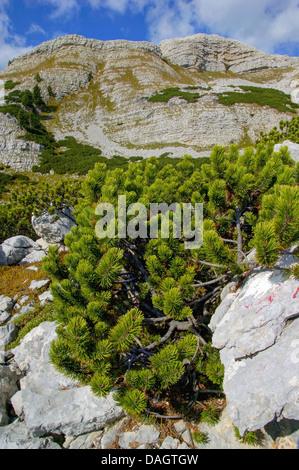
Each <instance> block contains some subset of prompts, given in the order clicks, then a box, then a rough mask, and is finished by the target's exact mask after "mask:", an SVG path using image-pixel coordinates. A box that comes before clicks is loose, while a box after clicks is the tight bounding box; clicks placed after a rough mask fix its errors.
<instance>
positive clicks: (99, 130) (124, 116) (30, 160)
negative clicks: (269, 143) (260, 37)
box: [0, 34, 299, 169]
mask: <svg viewBox="0 0 299 470" xmlns="http://www.w3.org/2000/svg"><path fill="white" fill-rule="evenodd" d="M37 76H38V77H39V80H38V82H39V83H38V85H39V87H40V89H41V92H42V96H43V98H44V100H45V101H46V102H47V103H48V104H49V105H51V106H52V109H53V112H52V113H51V119H50V118H49V117H48V118H47V120H45V121H44V125H45V126H46V128H47V129H48V131H50V132H53V134H54V135H55V138H56V139H62V138H63V137H65V136H73V137H75V138H76V139H77V141H79V142H82V143H88V144H89V145H92V146H94V147H96V148H98V149H101V151H102V155H104V156H106V157H112V156H113V155H120V156H125V157H132V156H142V157H149V156H152V155H155V156H159V155H161V154H165V153H168V154H169V155H171V156H178V157H180V156H182V155H184V154H190V155H192V156H194V157H200V156H209V153H210V150H211V148H212V147H213V146H214V145H215V144H218V145H225V146H228V145H230V144H231V143H238V144H239V145H241V146H246V145H250V144H251V143H254V142H255V140H256V139H257V138H258V137H259V136H260V132H261V131H263V132H269V131H270V130H271V129H272V128H273V127H274V126H278V125H279V122H280V120H290V119H291V118H292V117H293V116H294V115H296V114H297V113H298V110H297V109H296V107H295V105H294V103H298V102H299V91H298V90H299V59H298V58H296V57H288V56H281V55H270V54H265V53H263V52H261V51H259V50H257V49H255V48H253V47H251V46H248V45H245V44H243V43H241V42H239V41H236V40H232V39H227V38H223V37H220V36H217V35H207V34H196V35H193V36H188V37H185V38H175V39H168V40H164V41H162V42H161V43H160V45H159V46H158V45H155V44H152V43H149V42H134V41H125V40H114V41H100V40H94V39H87V38H84V37H82V36H78V35H69V36H63V37H60V38H58V39H55V40H52V41H48V42H45V43H43V44H41V45H39V46H37V47H35V48H34V49H33V50H31V51H30V52H29V53H27V54H25V55H22V56H20V57H18V58H16V59H14V60H12V61H11V62H10V63H9V65H8V66H7V68H6V69H5V70H4V71H3V72H1V73H0V79H2V80H10V81H11V82H15V83H18V82H20V83H18V85H17V87H16V88H18V89H20V90H25V89H26V88H29V89H31V90H32V89H33V87H34V86H35V85H36V84H37V80H36V77H37ZM49 87H50V88H49ZM49 90H50V92H49ZM52 94H53V95H54V96H55V98H53V96H51V95H52ZM21 133H22V132H21V129H20V128H19V127H18V125H17V122H16V120H15V119H14V118H12V117H10V116H9V115H7V114H3V113H0V161H2V162H3V163H5V164H7V163H8V164H10V165H11V166H12V167H16V168H19V169H22V168H26V169H29V168H30V167H31V166H32V165H33V164H35V163H37V162H38V158H39V150H40V147H39V146H38V145H37V144H35V143H33V142H27V143H26V142H24V141H20V140H19V139H17V137H18V136H19V135H20V134H21Z"/></svg>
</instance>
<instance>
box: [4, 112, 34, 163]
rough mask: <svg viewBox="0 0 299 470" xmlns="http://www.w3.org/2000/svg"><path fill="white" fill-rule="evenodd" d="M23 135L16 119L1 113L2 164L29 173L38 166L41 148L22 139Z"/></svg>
mask: <svg viewBox="0 0 299 470" xmlns="http://www.w3.org/2000/svg"><path fill="white" fill-rule="evenodd" d="M22 134H23V131H22V130H21V128H20V127H19V126H18V124H17V121H16V119H15V118H13V117H11V116H9V115H8V114H2V113H0V163H1V164H2V165H8V166H10V167H11V168H14V169H15V170H21V171H27V170H31V168H32V166H33V165H36V164H38V162H39V154H40V151H41V146H40V145H39V144H36V143H35V142H29V141H25V140H23V139H20V138H19V137H20V136H21V135H22Z"/></svg>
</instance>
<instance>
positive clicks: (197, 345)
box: [43, 143, 299, 416]
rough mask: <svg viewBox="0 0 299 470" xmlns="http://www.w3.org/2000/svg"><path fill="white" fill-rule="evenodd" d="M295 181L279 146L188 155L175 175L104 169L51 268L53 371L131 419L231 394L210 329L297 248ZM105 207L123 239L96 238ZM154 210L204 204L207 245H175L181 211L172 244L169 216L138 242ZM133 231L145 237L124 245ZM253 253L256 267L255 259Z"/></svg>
mask: <svg viewBox="0 0 299 470" xmlns="http://www.w3.org/2000/svg"><path fill="white" fill-rule="evenodd" d="M297 182H298V167H297V169H296V167H295V162H294V161H293V160H292V159H291V158H290V155H289V153H288V151H287V149H286V148H282V149H281V150H280V151H279V152H273V144H271V143H270V144H267V145H266V144H262V143H260V144H258V145H257V147H256V149H255V148H246V149H245V151H244V153H243V154H240V153H239V149H238V147H237V146H235V145H231V147H230V149H229V150H228V151H227V150H225V148H224V147H221V146H216V147H214V149H213V151H212V153H211V158H210V162H209V163H206V164H203V165H202V166H201V168H200V169H196V168H194V165H193V163H192V158H191V157H189V156H185V157H184V159H183V160H182V161H181V163H179V164H178V165H177V166H176V168H174V166H173V165H171V164H167V165H165V166H164V167H162V168H161V167H160V166H159V165H158V159H157V158H154V157H153V158H149V159H147V160H143V161H141V162H136V163H131V164H130V165H129V166H128V168H127V169H121V168H117V169H114V170H111V169H110V170H108V169H107V167H106V166H105V165H104V164H100V163H98V164H96V165H95V168H94V169H93V170H91V171H90V172H89V174H88V176H87V178H86V179H85V180H84V181H83V183H82V190H81V198H80V201H79V203H78V205H77V207H76V210H75V216H76V220H77V226H76V227H74V228H73V229H72V231H71V233H70V234H68V235H67V236H66V239H65V243H66V245H67V247H68V252H67V253H66V254H64V255H63V256H62V255H61V254H60V253H59V252H58V250H57V248H54V247H50V248H49V255H48V257H47V258H46V259H45V261H44V263H43V265H44V269H45V270H46V272H47V273H48V274H49V275H50V276H51V277H52V280H53V284H52V294H53V297H54V305H55V318H56V320H57V322H58V324H59V326H58V329H57V332H58V337H57V339H56V340H54V341H53V343H52V345H51V350H50V357H51V360H52V362H53V364H54V365H55V366H56V367H57V369H58V370H59V371H61V372H62V373H64V374H66V375H67V376H69V377H71V378H74V379H77V380H79V382H80V383H82V384H89V385H90V387H91V389H92V390H93V392H94V393H95V394H96V395H97V396H104V395H106V394H108V393H109V392H110V391H111V390H114V396H115V398H116V400H117V402H118V403H119V404H120V405H121V406H122V407H123V408H124V409H125V410H126V411H127V412H128V413H130V414H133V415H141V416H147V415H149V414H152V413H155V411H157V409H158V410H160V411H161V408H157V405H156V403H157V397H158V399H159V400H158V402H159V403H163V400H164V399H166V397H167V400H168V403H171V405H172V406H173V407H177V406H178V403H180V405H179V408H180V409H181V410H182V409H184V407H185V410H186V406H187V405H188V407H187V409H189V410H190V406H191V410H192V406H195V405H196V400H197V396H198V393H199V390H200V388H201V387H203V386H204V387H206V388H214V389H215V388H216V389H218V390H220V391H221V389H222V379H223V366H222V364H221V362H220V360H219V353H218V351H217V350H215V349H214V348H212V347H211V331H210V330H209V328H208V326H207V324H208V321H209V320H208V319H209V318H210V315H211V314H212V312H213V310H214V308H215V305H217V302H218V298H219V294H220V292H221V290H222V288H223V286H224V285H225V284H226V283H227V282H228V281H229V280H230V279H232V278H233V277H234V276H235V275H236V274H239V275H242V274H245V273H246V271H248V269H252V268H253V267H255V266H259V265H261V266H273V265H274V264H275V263H276V261H277V259H278V257H279V253H280V252H281V251H283V250H287V249H288V248H289V247H290V246H291V245H292V244H294V243H295V242H296V241H298V237H299V204H298V202H299V189H298V184H297ZM119 200H121V202H122V204H120V205H119ZM107 203H109V204H111V205H112V206H113V216H115V221H114V222H115V227H116V223H117V227H118V230H120V234H119V233H118V230H115V231H113V236H110V237H109V236H106V237H98V236H97V229H96V227H99V223H100V224H102V225H101V227H102V228H104V223H101V222H99V221H101V220H102V219H101V217H103V214H104V211H99V205H103V206H100V207H102V208H103V207H105V204H107ZM153 203H155V204H157V205H161V204H166V205H167V206H168V208H169V207H170V206H171V204H174V203H176V205H177V206H179V207H180V208H181V209H182V208H183V207H184V204H190V205H192V206H193V207H195V204H198V203H202V204H203V243H202V245H201V246H200V247H195V248H194V247H192V246H190V247H189V248H187V249H186V247H185V242H186V240H187V237H186V235H185V234H184V233H183V231H182V233H181V236H180V237H177V236H175V235H176V234H175V233H174V232H175V230H174V229H175V220H174V219H175V211H168V212H167V213H168V216H169V218H168V225H169V236H168V237H163V236H162V228H161V227H162V225H163V224H162V225H161V223H160V222H161V221H162V214H161V213H158V214H157V215H156V217H157V218H158V221H159V225H158V237H156V238H151V237H150V217H146V218H142V221H141V222H142V224H144V228H147V230H144V231H141V235H142V236H132V234H134V235H136V234H137V232H138V223H139V222H140V220H138V217H137V218H136V212H135V211H134V210H133V209H134V208H136V207H139V208H140V207H142V208H145V210H146V213H147V215H148V216H149V214H150V211H151V204H153ZM136 204H137V206H134V205H136ZM138 204H141V205H142V206H138ZM130 206H131V207H130ZM174 207H176V206H173V208H174ZM143 210H144V209H143ZM190 214H191V226H192V227H193V228H194V224H195V212H194V211H193V212H192V211H191V212H190ZM139 215H140V214H139ZM130 224H131V225H130ZM108 225H109V224H108ZM108 225H107V224H106V227H107V226H108ZM145 226H146V227H145ZM113 227H114V224H113ZM125 227H131V228H132V227H135V230H133V231H130V230H128V231H127V232H126V237H123V236H119V235H121V234H122V233H124V232H122V230H124V228H125ZM139 235H140V233H139ZM253 248H255V250H254V252H255V253H256V254H255V257H252V256H249V253H250V252H251V251H252V249H253ZM294 269H296V268H294ZM162 411H163V408H162Z"/></svg>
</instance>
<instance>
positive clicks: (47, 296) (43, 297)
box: [38, 290, 53, 307]
mask: <svg viewBox="0 0 299 470" xmlns="http://www.w3.org/2000/svg"><path fill="white" fill-rule="evenodd" d="M38 298H39V301H40V304H41V306H42V307H43V306H44V305H45V304H46V303H47V302H52V300H53V295H52V294H51V291H49V290H47V291H46V292H44V293H43V294H41V295H39V296H38Z"/></svg>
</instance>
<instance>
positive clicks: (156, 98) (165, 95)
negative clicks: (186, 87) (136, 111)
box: [147, 87, 200, 103]
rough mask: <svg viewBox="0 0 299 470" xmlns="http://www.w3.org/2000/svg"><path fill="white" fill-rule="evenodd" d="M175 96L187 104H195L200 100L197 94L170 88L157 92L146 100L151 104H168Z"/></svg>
mask: <svg viewBox="0 0 299 470" xmlns="http://www.w3.org/2000/svg"><path fill="white" fill-rule="evenodd" d="M175 96H178V97H179V98H182V99H184V100H186V101H187V103H195V102H196V101H197V100H198V99H199V98H200V94H199V93H191V92H189V91H182V90H181V89H180V88H179V87H171V88H164V90H161V91H159V92H157V93H156V94H155V95H153V96H151V97H150V98H148V99H147V100H148V101H150V102H151V103H168V101H169V100H170V99H171V98H173V97H175Z"/></svg>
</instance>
